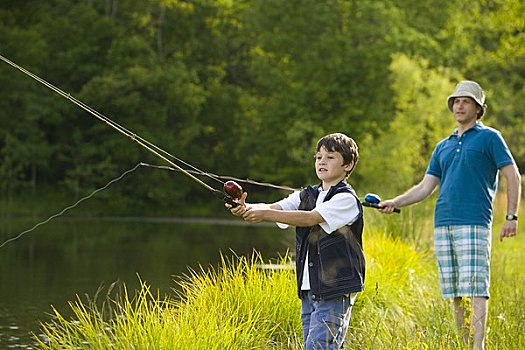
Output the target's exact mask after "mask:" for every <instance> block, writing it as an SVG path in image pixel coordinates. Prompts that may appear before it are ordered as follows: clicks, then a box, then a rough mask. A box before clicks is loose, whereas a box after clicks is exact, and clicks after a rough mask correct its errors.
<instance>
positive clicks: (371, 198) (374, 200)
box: [361, 193, 401, 213]
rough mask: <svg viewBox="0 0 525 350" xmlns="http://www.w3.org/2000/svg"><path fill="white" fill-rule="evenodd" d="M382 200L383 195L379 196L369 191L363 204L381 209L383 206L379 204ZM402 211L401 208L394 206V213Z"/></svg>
mask: <svg viewBox="0 0 525 350" xmlns="http://www.w3.org/2000/svg"><path fill="white" fill-rule="evenodd" d="M380 202H381V197H379V196H378V195H377V194H375V193H367V194H366V196H365V201H364V202H362V203H361V204H362V205H363V206H365V207H370V208H376V209H380V208H381V206H380V205H379V203H380ZM400 212H401V209H399V208H394V213H400Z"/></svg>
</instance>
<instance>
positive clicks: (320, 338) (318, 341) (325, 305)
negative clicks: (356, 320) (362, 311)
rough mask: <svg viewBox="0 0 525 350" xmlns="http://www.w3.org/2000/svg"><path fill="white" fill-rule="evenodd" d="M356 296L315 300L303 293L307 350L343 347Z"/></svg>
mask: <svg viewBox="0 0 525 350" xmlns="http://www.w3.org/2000/svg"><path fill="white" fill-rule="evenodd" d="M355 295H356V294H352V295H350V296H348V295H345V296H341V297H337V298H333V299H328V300H313V298H312V293H311V292H310V291H303V292H301V321H302V324H303V340H304V348H305V350H336V349H340V348H342V347H343V342H344V340H345V335H346V331H347V330H348V324H349V323H350V314H351V312H352V306H353V304H354V300H355Z"/></svg>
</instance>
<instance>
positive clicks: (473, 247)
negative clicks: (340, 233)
mask: <svg viewBox="0 0 525 350" xmlns="http://www.w3.org/2000/svg"><path fill="white" fill-rule="evenodd" d="M447 102H448V108H449V110H450V111H451V112H452V113H453V114H454V118H455V120H456V124H457V128H456V129H455V130H454V131H453V132H452V134H451V135H450V136H448V137H447V138H445V139H443V140H441V141H440V142H439V143H438V144H437V145H436V147H435V149H434V152H433V154H432V158H431V159H430V164H429V166H428V168H427V171H426V174H425V176H424V178H423V180H422V181H421V182H420V183H419V184H417V185H416V186H414V187H412V188H411V189H409V190H408V191H407V192H405V193H403V194H402V195H400V196H397V197H395V198H393V199H390V200H387V201H384V202H382V203H380V206H381V207H382V208H381V209H380V211H382V212H383V213H391V212H392V211H393V210H394V208H396V207H403V206H406V205H409V204H413V203H417V202H420V201H422V200H424V199H425V198H427V197H428V196H429V195H430V194H432V192H433V191H434V190H435V189H436V187H437V186H438V185H439V196H438V199H437V202H436V207H435V213H434V226H435V227H434V245H435V251H436V257H437V260H438V269H439V280H440V286H441V294H442V296H443V297H444V298H453V299H454V308H455V312H456V322H457V325H458V327H459V329H460V331H461V332H463V339H464V340H465V341H466V342H469V341H470V337H469V332H468V331H470V329H468V331H466V330H467V328H466V326H467V322H466V320H465V316H466V314H465V311H466V310H465V305H464V303H463V302H462V298H468V299H470V300H471V302H472V304H471V305H472V310H471V311H472V319H471V320H470V324H471V325H472V327H473V335H474V339H473V341H474V345H475V347H476V348H477V349H479V350H482V349H484V342H485V325H486V321H487V313H488V298H489V296H490V295H489V284H490V247H491V225H492V210H493V200H494V195H495V193H496V190H497V183H498V172H501V174H503V176H505V178H506V180H507V216H506V219H505V223H504V224H503V227H502V230H501V233H500V240H503V238H505V237H512V236H515V235H516V234H517V232H518V217H517V213H518V209H519V202H520V196H521V179H520V174H519V171H518V168H517V166H516V163H515V161H514V159H513V157H512V155H511V153H510V151H509V149H508V147H507V145H506V144H505V141H504V140H503V138H502V137H501V134H500V133H499V132H498V131H497V130H495V129H492V128H489V127H486V126H484V125H483V123H481V121H480V120H479V119H481V117H482V116H483V115H484V113H485V109H486V105H485V93H484V92H483V90H482V89H481V87H480V86H479V84H478V83H476V82H474V81H462V82H460V83H459V84H458V85H457V86H456V89H455V91H454V93H453V94H452V95H450V96H449V97H448V100H447Z"/></svg>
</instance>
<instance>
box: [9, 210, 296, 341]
mask: <svg viewBox="0 0 525 350" xmlns="http://www.w3.org/2000/svg"><path fill="white" fill-rule="evenodd" d="M35 223H36V221H30V220H2V221H1V224H0V244H1V243H3V242H4V241H5V240H7V239H8V238H11V237H13V236H15V235H16V234H18V233H20V232H22V231H24V230H25V229H27V228H28V227H32V226H33V225H34V224H35ZM293 242H294V232H293V230H291V229H288V230H280V229H278V228H277V227H276V226H274V225H271V224H258V225H246V224H244V222H243V221H241V220H236V219H235V218H234V219H233V220H204V219H199V220H192V219H172V218H169V219H168V218H167V219H148V218H126V219H110V218H97V219H91V220H81V219H77V220H74V219H68V220H65V219H63V220H58V219H57V220H55V221H52V222H50V223H48V224H46V225H43V226H41V227H39V228H37V229H36V230H35V231H32V232H30V233H28V234H26V235H24V236H23V237H21V238H20V239H18V240H16V241H14V242H11V243H8V244H7V245H5V246H4V247H3V248H0V349H6V348H19V349H32V348H35V345H36V342H35V339H34V335H33V334H35V335H36V336H38V335H39V333H40V332H39V330H40V323H41V322H48V321H49V320H50V319H51V316H50V313H51V312H52V306H53V307H55V308H56V309H57V310H58V311H60V312H61V313H63V314H65V315H68V312H69V311H70V308H69V306H68V302H69V301H74V300H76V298H77V295H78V296H80V297H82V298H84V297H85V296H89V297H91V298H92V297H94V296H95V295H96V293H97V290H99V289H100V288H106V289H107V288H108V287H109V286H110V285H111V284H112V283H113V282H117V281H119V282H120V283H124V284H125V285H126V286H127V288H128V290H134V289H136V288H138V286H139V278H140V280H142V281H145V282H146V283H147V284H148V285H149V286H151V289H152V290H153V291H156V290H158V291H159V292H160V293H161V295H165V294H167V293H171V294H174V293H173V289H174V288H177V284H176V282H175V281H176V279H177V276H180V275H181V274H184V273H185V272H187V271H188V268H197V267H199V266H205V267H206V266H209V265H212V266H217V265H218V263H219V261H220V257H221V253H222V254H223V255H226V256H229V257H231V256H232V255H233V254H234V253H235V254H236V255H242V256H250V255H251V254H252V253H253V251H254V249H255V250H256V251H259V252H261V254H262V256H263V258H264V259H265V260H269V259H273V258H278V257H279V256H282V255H284V254H285V253H286V252H287V251H288V250H290V251H292V250H293V247H294V243H293Z"/></svg>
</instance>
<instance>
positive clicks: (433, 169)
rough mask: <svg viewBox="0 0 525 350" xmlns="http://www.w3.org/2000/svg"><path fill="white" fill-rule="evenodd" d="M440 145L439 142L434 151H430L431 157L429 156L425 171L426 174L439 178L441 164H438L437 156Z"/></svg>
mask: <svg viewBox="0 0 525 350" xmlns="http://www.w3.org/2000/svg"><path fill="white" fill-rule="evenodd" d="M440 145H441V143H439V144H438V145H437V146H436V148H434V152H432V157H430V163H429V164H428V168H427V171H426V173H427V174H428V175H433V176H435V177H438V178H440V179H441V165H440V164H439V157H438V155H439V150H440Z"/></svg>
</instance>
